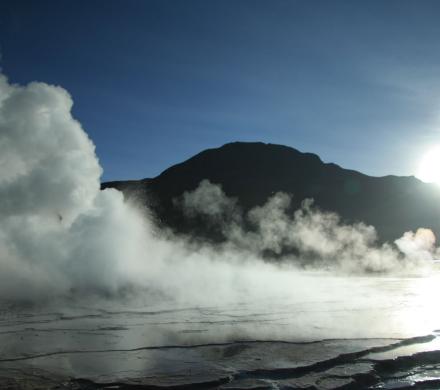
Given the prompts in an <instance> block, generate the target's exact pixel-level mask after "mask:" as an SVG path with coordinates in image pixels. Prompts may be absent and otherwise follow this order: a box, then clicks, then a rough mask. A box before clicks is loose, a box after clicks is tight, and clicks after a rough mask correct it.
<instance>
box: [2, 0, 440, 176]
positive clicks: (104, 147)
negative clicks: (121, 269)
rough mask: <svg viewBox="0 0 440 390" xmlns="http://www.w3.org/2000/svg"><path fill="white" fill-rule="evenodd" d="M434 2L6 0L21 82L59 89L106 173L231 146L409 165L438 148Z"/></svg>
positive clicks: (5, 35) (137, 170)
mask: <svg viewBox="0 0 440 390" xmlns="http://www.w3.org/2000/svg"><path fill="white" fill-rule="evenodd" d="M439 20H440V2H439V1H426V0H417V1H416V0H413V1H405V0H400V1H393V0H387V1H382V0H377V1H374V0H370V1H354V0H350V1H348V0H346V1H331V0H325V1H313V0H310V1H309V0H304V1H294V0H290V1H284V0H266V1H260V0H243V1H242V0H223V1H220V0H217V1H214V0H200V1H193V0H173V1H169V0H157V1H149V0H143V1H141V0H124V1H122V0H119V1H115V0H101V1H97V0H87V1H86V0H83V1H65V0H56V1H55V0H54V1H43V0H39V1H20V0H13V1H10V0H3V1H2V2H1V3H0V46H1V53H2V61H1V67H2V69H3V72H4V73H5V74H6V75H7V76H8V77H9V79H10V80H11V81H12V82H18V83H26V82H29V81H33V80H39V81H45V82H48V83H51V84H57V85H62V86H63V87H65V88H66V89H67V90H68V91H69V92H70V93H71V94H72V96H73V99H74V101H75V105H74V115H75V117H76V118H77V119H78V120H79V121H80V122H81V123H82V124H83V127H84V128H85V130H86V131H87V132H88V133H89V135H90V137H91V138H92V139H93V141H94V142H95V144H96V146H97V154H98V156H99V158H100V161H101V164H102V165H103V167H104V171H105V173H104V178H103V179H104V180H113V179H128V178H143V177H152V176H155V175H157V174H159V173H160V172H161V171H162V170H164V169H165V168H167V167H168V166H170V165H172V164H175V163H178V162H180V161H182V160H184V159H186V158H188V157H190V156H191V155H193V154H195V153H197V152H199V151H201V150H203V149H206V148H210V147H217V146H220V145H222V144H224V143H226V142H231V141H239V140H240V141H263V142H271V143H280V144H285V145H289V146H293V147H295V148H297V149H300V150H302V151H309V152H314V153H317V154H319V155H320V156H321V158H322V159H323V160H324V161H326V162H335V163H337V164H339V165H341V166H343V167H347V168H352V169H356V170H360V171H362V172H364V173H367V174H371V175H385V174H398V175H410V174H414V173H415V171H416V168H417V164H418V162H419V160H420V159H421V157H422V155H423V154H424V153H425V151H426V150H428V149H430V148H431V147H432V146H434V145H438V144H440V115H439V114H440V112H439V108H440V23H439V22H438V21H439Z"/></svg>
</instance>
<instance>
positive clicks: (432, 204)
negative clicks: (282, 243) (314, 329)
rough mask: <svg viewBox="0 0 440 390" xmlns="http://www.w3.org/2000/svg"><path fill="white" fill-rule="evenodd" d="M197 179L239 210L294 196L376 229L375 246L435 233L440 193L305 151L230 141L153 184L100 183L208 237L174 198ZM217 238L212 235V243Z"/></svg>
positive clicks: (163, 219)
mask: <svg viewBox="0 0 440 390" xmlns="http://www.w3.org/2000/svg"><path fill="white" fill-rule="evenodd" d="M203 179H209V180H210V181H211V182H212V183H217V184H221V186H222V188H223V190H224V192H225V193H226V194H227V195H228V196H233V197H236V198H238V200H239V203H240V205H241V206H242V207H243V208H244V210H248V209H250V208H252V207H255V206H256V205H262V204H263V203H265V202H266V200H267V199H268V197H269V196H271V195H272V194H273V193H274V192H277V191H283V192H286V193H290V194H292V195H293V202H292V211H293V210H294V209H297V208H298V207H299V206H300V204H301V201H302V200H303V199H305V198H313V199H314V200H315V204H316V205H317V206H318V207H319V208H320V209H322V210H329V211H334V212H336V213H338V214H339V215H340V216H341V217H342V219H343V221H345V222H349V223H352V222H359V221H363V222H365V223H367V224H370V225H373V226H375V227H376V229H377V231H378V234H379V238H380V240H381V241H392V240H394V239H396V238H398V237H400V236H401V235H402V233H403V232H405V231H408V230H415V229H417V228H418V227H427V228H431V229H433V231H434V233H436V235H437V236H438V233H440V189H439V188H437V186H436V185H434V184H426V183H423V182H421V181H420V180H418V179H416V178H415V177H412V176H410V177H397V176H385V177H371V176H367V175H364V174H362V173H359V172H356V171H353V170H349V169H343V168H341V167H340V166H338V165H336V164H333V163H324V162H322V161H321V159H320V158H319V157H318V156H317V155H315V154H311V153H302V152H299V151H298V150H296V149H293V148H290V147H287V146H282V145H273V144H264V143H246V142H234V143H230V144H226V145H224V146H222V147H220V148H217V149H208V150H205V151H203V152H201V153H199V154H197V155H195V156H194V157H192V158H190V159H188V160H186V161H184V162H182V163H180V164H177V165H174V166H172V167H170V168H168V169H167V170H165V171H164V172H162V173H161V174H160V175H159V176H157V177H155V178H153V179H144V180H139V181H136V180H134V181H117V182H108V183H103V185H102V186H103V188H107V187H114V188H117V189H120V190H122V191H123V192H124V193H125V194H126V195H127V196H136V197H137V198H138V200H140V201H141V202H144V203H146V204H148V205H149V207H150V208H151V210H152V212H153V214H154V215H155V216H156V217H157V220H158V221H159V222H160V223H162V224H164V225H165V226H168V227H171V228H172V229H173V230H175V231H176V232H179V233H192V234H197V235H199V236H205V237H210V238H212V237H213V235H214V236H215V231H213V230H212V229H211V228H210V227H207V226H201V225H200V221H198V222H197V223H195V221H194V220H189V219H188V218H185V217H184V216H183V215H182V213H181V211H180V210H179V208H178V207H176V206H175V205H174V203H173V199H174V198H177V197H180V196H181V195H182V194H183V193H184V192H185V191H192V190H194V189H195V188H196V187H197V186H198V185H199V183H200V181H202V180H203ZM214 238H218V237H214Z"/></svg>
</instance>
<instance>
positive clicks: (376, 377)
mask: <svg viewBox="0 0 440 390" xmlns="http://www.w3.org/2000/svg"><path fill="white" fill-rule="evenodd" d="M310 278H311V279H310V283H308V284H307V285H310V292H312V290H313V291H314V292H315V293H316V292H318V293H319V295H316V294H310V296H311V297H314V298H310V299H309V300H307V301H306V300H304V298H303V297H300V296H295V294H292V295H289V296H286V295H282V296H281V295H279V296H276V294H273V295H271V296H267V299H258V301H256V300H254V299H253V298H249V297H248V298H246V297H243V300H242V301H241V302H235V303H233V302H224V304H222V305H220V304H216V305H209V304H207V303H206V302H205V303H203V302H200V304H199V305H185V304H184V303H183V302H181V303H180V304H179V305H177V304H176V303H173V301H172V300H170V301H162V302H161V303H160V304H158V303H152V302H148V299H144V300H140V299H137V300H133V301H132V302H128V301H125V302H119V303H118V304H115V302H113V303H111V302H105V301H100V302H98V301H97V302H96V303H95V304H93V305H90V306H88V307H84V306H82V305H80V304H78V303H73V302H69V303H68V304H66V303H65V302H64V303H63V304H61V303H59V304H57V305H52V306H51V307H50V308H48V307H47V306H45V309H41V308H38V307H35V306H34V307H27V308H25V307H17V306H11V305H8V304H6V303H5V304H4V305H3V307H2V312H1V316H0V348H1V358H0V388H1V389H197V388H199V389H224V390H226V389H298V388H300V389H362V388H400V389H407V388H408V389H410V388H420V389H438V388H440V334H439V333H437V331H436V330H435V329H436V327H435V324H440V321H439V315H438V313H437V312H438V310H437V303H436V301H437V300H436V299H435V297H436V296H438V290H439V289H440V287H439V286H440V283H439V280H438V277H429V278H371V277H370V278H345V279H341V278H331V277H328V276H326V277H322V278H321V277H319V276H311V277H310ZM336 286H338V289H337V290H336ZM326 291H327V295H325V292H326ZM330 291H331V292H332V294H331V295H330V294H329V292H330ZM303 292H304V291H303ZM373 293H375V294H376V298H375V297H374V295H373ZM274 302H276V303H274Z"/></svg>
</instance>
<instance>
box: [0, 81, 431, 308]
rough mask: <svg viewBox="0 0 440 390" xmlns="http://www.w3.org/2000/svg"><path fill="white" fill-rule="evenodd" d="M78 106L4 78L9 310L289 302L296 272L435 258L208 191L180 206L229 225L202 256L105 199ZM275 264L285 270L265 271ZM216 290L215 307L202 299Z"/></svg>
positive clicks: (0, 165) (0, 101) (216, 189)
mask: <svg viewBox="0 0 440 390" xmlns="http://www.w3.org/2000/svg"><path fill="white" fill-rule="evenodd" d="M72 104H73V102H72V99H71V97H70V95H69V94H68V93H67V92H66V91H65V90H64V89H62V88H61V87H56V86H50V85H47V84H44V83H30V84H29V85H27V86H18V85H13V84H10V83H9V82H8V81H7V79H6V77H4V76H2V75H0V199H1V203H0V221H1V224H0V296H1V297H2V298H3V299H10V300H34V301H41V300H45V299H50V298H52V297H57V296H58V297H67V296H82V295H86V296H90V294H101V295H103V294H104V295H117V294H122V293H131V292H133V291H137V292H140V291H144V292H145V293H146V295H148V296H150V297H154V296H157V294H159V295H168V296H171V297H172V298H173V299H176V300H186V301H191V302H194V301H198V302H200V301H202V300H208V301H209V302H213V301H215V299H218V300H221V301H222V302H223V301H225V300H227V299H231V300H236V299H238V298H239V297H240V296H242V294H254V295H253V296H254V297H256V296H259V294H261V295H264V294H265V293H266V292H267V288H270V289H272V290H277V289H285V290H286V291H287V290H288V289H291V288H292V287H291V286H292V281H293V280H295V281H296V282H297V283H295V286H296V289H297V290H298V289H300V286H301V283H299V282H298V281H299V280H301V277H302V276H301V274H300V272H299V271H298V270H299V269H304V268H309V269H310V268H311V269H314V270H322V269H332V270H336V271H343V272H345V273H346V272H350V273H352V272H356V273H359V272H365V271H377V272H393V271H395V270H397V269H398V270H400V271H402V269H415V268H417V267H420V266H421V265H423V264H429V260H432V258H433V256H435V251H436V249H435V246H434V242H435V238H434V236H433V234H432V232H430V231H429V230H426V229H423V230H419V231H417V232H416V233H412V232H408V233H405V235H404V236H403V237H402V238H400V239H399V240H397V241H396V243H395V244H396V246H391V245H388V244H385V245H382V246H378V245H377V244H376V232H375V230H374V228H373V227H371V226H366V225H364V224H362V223H359V224H355V225H344V224H342V223H341V221H340V219H339V217H338V216H337V215H336V214H333V213H328V212H322V211H319V210H317V209H316V208H314V206H313V203H312V201H311V200H306V201H304V203H303V206H302V208H301V209H300V210H297V211H296V212H295V213H294V214H293V215H289V213H288V209H289V205H290V197H289V195H286V194H282V193H278V194H275V195H274V196H272V197H271V198H270V199H268V201H267V203H266V204H265V205H262V206H260V207H257V208H254V209H253V210H251V211H250V212H248V213H247V214H244V213H243V212H242V211H241V209H240V207H239V205H238V201H237V199H231V198H228V197H227V196H226V195H225V194H224V192H223V190H222V189H221V187H220V186H219V185H216V184H212V183H210V182H208V181H202V182H201V183H200V186H199V187H198V188H197V189H195V190H194V191H192V192H188V193H185V194H184V195H183V196H182V198H180V199H176V200H175V204H176V205H177V206H178V207H181V208H182V210H183V212H184V214H185V215H186V216H187V217H188V218H196V217H197V216H200V215H202V216H203V217H205V218H207V219H208V220H209V221H210V223H214V224H217V225H219V226H221V229H222V231H223V233H224V235H225V237H226V238H227V240H226V242H225V243H222V244H218V245H216V246H212V245H208V244H203V245H202V244H197V245H196V244H194V243H191V242H188V241H187V240H185V239H182V238H176V237H174V236H173V235H167V234H165V233H163V232H160V231H157V229H156V228H155V227H154V226H153V224H152V223H151V222H150V219H149V218H148V215H146V214H145V213H143V212H140V211H139V210H137V209H136V208H135V207H133V206H131V205H130V204H128V202H127V201H126V200H125V199H124V197H123V195H122V193H120V192H118V191H116V190H113V189H107V190H104V191H101V190H100V176H101V174H102V169H101V167H100V165H99V162H98V159H97V157H96V155H95V148H94V145H93V143H92V142H91V140H90V139H89V138H88V136H87V134H86V133H85V132H84V130H83V129H82V127H81V125H80V123H79V122H78V121H76V120H75V119H74V118H73V117H72V115H71V108H72ZM244 225H249V226H251V229H250V230H249V229H247V228H244ZM268 253H269V254H272V255H275V257H278V260H277V262H268V261H267V254H268ZM213 286H214V287H215V290H216V294H215V296H214V294H207V293H206V292H207V291H209V290H210V289H212V288H213ZM261 286H265V288H264V289H262V288H261ZM268 286H269V287H268ZM152 299H154V298H152Z"/></svg>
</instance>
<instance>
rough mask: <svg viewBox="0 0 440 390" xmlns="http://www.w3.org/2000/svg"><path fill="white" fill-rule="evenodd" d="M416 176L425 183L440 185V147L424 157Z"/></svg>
mask: <svg viewBox="0 0 440 390" xmlns="http://www.w3.org/2000/svg"><path fill="white" fill-rule="evenodd" d="M416 176H417V177H418V178H419V179H420V180H423V181H424V182H427V183H436V184H439V185H440V146H436V147H435V148H432V149H431V150H429V151H428V152H427V153H426V154H425V155H424V156H423V158H422V160H421V161H420V164H419V168H418V171H417V174H416Z"/></svg>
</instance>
